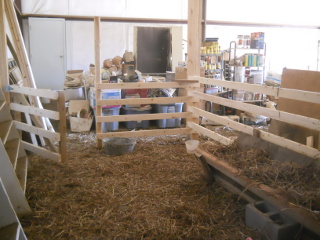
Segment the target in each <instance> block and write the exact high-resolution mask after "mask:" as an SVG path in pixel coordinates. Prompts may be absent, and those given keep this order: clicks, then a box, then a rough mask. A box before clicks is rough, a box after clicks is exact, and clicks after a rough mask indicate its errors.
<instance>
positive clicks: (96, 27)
mask: <svg viewBox="0 0 320 240" xmlns="http://www.w3.org/2000/svg"><path fill="white" fill-rule="evenodd" d="M94 54H95V71H96V73H95V78H96V79H95V80H96V84H98V83H101V82H102V81H101V67H100V62H101V61H100V17H95V18H94ZM100 100H101V89H96V103H97V105H96V118H97V117H100V116H101V115H102V107H101V105H99V104H98V102H99V101H100ZM96 133H97V134H100V133H102V125H101V122H97V121H96ZM97 147H98V148H102V140H101V139H98V138H97Z"/></svg>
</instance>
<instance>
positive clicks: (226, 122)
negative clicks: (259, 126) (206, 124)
mask: <svg viewBox="0 0 320 240" xmlns="http://www.w3.org/2000/svg"><path fill="white" fill-rule="evenodd" d="M192 112H194V113H196V114H199V115H200V116H202V117H205V118H207V119H209V120H212V121H215V122H217V123H220V124H222V125H224V126H227V127H230V128H233V129H235V130H238V131H241V132H244V133H247V134H249V135H253V129H254V128H253V127H250V126H247V125H244V124H242V123H239V122H236V121H233V120H231V119H226V118H223V117H221V116H219V115H216V114H213V113H210V112H207V111H204V110H202V109H200V108H193V110H192Z"/></svg>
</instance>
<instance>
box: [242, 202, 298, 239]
mask: <svg viewBox="0 0 320 240" xmlns="http://www.w3.org/2000/svg"><path fill="white" fill-rule="evenodd" d="M246 225H247V226H248V227H251V228H254V229H256V230H258V231H259V232H260V233H261V235H262V237H263V238H264V239H268V240H294V239H298V232H299V229H300V224H299V223H296V222H294V221H293V220H291V219H289V218H287V217H286V216H284V215H283V214H281V213H280V212H279V211H277V209H275V208H274V207H272V206H271V205H269V204H267V203H265V202H258V203H256V204H248V205H247V206H246Z"/></svg>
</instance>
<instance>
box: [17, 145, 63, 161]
mask: <svg viewBox="0 0 320 240" xmlns="http://www.w3.org/2000/svg"><path fill="white" fill-rule="evenodd" d="M21 145H22V147H23V148H24V149H25V150H28V151H30V152H33V153H35V154H38V155H40V156H42V157H45V158H48V159H50V160H53V161H57V162H60V160H61V158H60V154H58V153H54V152H51V151H49V150H47V149H45V148H41V147H37V146H34V145H32V144H31V143H28V142H25V141H21Z"/></svg>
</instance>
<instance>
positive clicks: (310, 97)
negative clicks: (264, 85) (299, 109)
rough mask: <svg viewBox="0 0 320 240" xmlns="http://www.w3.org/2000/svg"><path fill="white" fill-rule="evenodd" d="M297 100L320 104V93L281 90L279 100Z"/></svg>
mask: <svg viewBox="0 0 320 240" xmlns="http://www.w3.org/2000/svg"><path fill="white" fill-rule="evenodd" d="M279 97H281V98H288V99H295V100H299V101H304V102H309V103H316V104H320V93H319V92H310V91H303V90H296V89H289V88H279V94H278V98H279Z"/></svg>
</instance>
